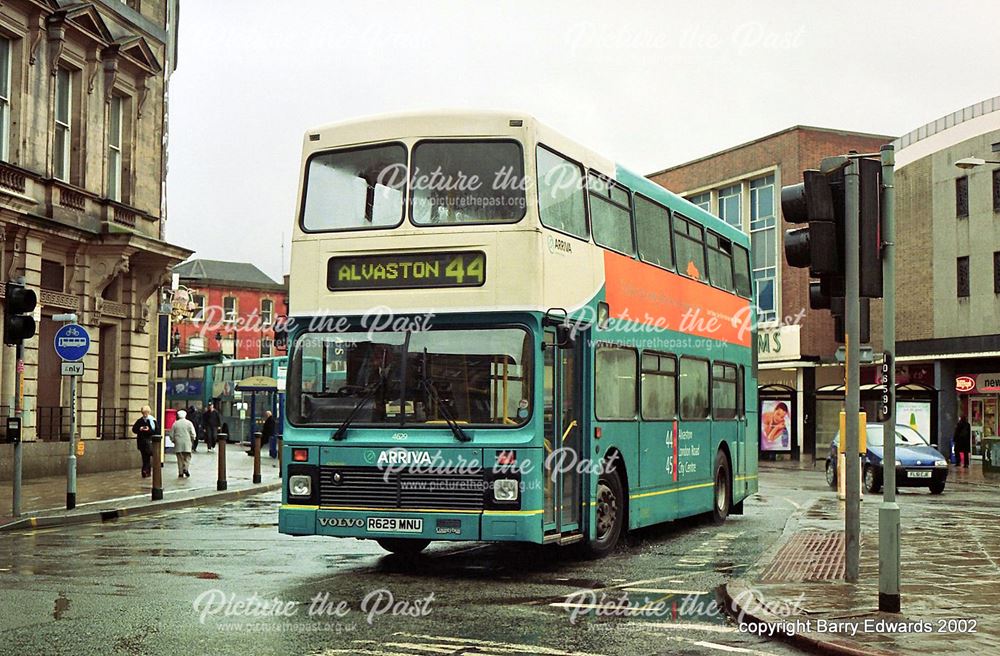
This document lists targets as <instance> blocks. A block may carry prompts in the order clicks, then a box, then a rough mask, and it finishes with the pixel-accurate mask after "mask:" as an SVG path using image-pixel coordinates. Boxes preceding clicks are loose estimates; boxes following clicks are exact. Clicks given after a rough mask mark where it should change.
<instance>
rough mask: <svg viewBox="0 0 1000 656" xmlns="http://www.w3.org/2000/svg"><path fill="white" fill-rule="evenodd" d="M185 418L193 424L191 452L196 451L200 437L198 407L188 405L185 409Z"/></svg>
mask: <svg viewBox="0 0 1000 656" xmlns="http://www.w3.org/2000/svg"><path fill="white" fill-rule="evenodd" d="M187 419H188V421H190V422H191V424H192V425H193V426H194V440H193V441H192V443H191V452H192V453H198V441H199V440H200V439H201V427H200V426H199V424H201V417H200V416H199V415H198V409H197V408H195V407H194V406H193V405H189V406H188V409H187Z"/></svg>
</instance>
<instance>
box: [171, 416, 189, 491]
mask: <svg viewBox="0 0 1000 656" xmlns="http://www.w3.org/2000/svg"><path fill="white" fill-rule="evenodd" d="M194 438H195V430H194V424H192V423H191V421H190V420H189V419H188V418H187V412H185V411H184V410H178V411H177V421H175V422H174V425H173V426H171V427H170V439H171V440H172V441H173V443H174V454H176V456H177V478H191V471H190V468H191V445H192V442H194Z"/></svg>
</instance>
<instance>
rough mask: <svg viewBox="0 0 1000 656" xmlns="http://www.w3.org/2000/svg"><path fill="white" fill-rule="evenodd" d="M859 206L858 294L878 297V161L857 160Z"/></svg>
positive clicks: (879, 286)
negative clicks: (859, 193) (858, 166)
mask: <svg viewBox="0 0 1000 656" xmlns="http://www.w3.org/2000/svg"><path fill="white" fill-rule="evenodd" d="M858 163H859V164H860V175H859V176H858V179H859V181H860V187H861V189H860V192H861V198H860V208H861V211H860V213H859V216H858V245H859V248H860V252H859V259H858V276H859V277H858V282H859V285H858V295H859V296H863V297H865V298H882V231H881V229H880V224H881V220H880V216H881V206H882V198H881V196H882V163H881V162H880V161H878V160H876V159H860V160H858Z"/></svg>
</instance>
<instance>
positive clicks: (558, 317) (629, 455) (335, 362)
mask: <svg viewBox="0 0 1000 656" xmlns="http://www.w3.org/2000/svg"><path fill="white" fill-rule="evenodd" d="M303 155H304V156H303V160H302V168H301V181H300V189H301V196H300V204H299V208H298V213H297V215H298V216H297V221H296V225H295V232H294V238H293V243H292V264H291V279H290V286H291V287H290V300H291V307H290V317H291V320H292V324H291V326H290V329H289V370H288V383H287V386H288V392H287V412H286V426H285V430H284V437H285V442H284V450H285V453H284V454H283V455H284V458H283V472H282V475H283V481H284V487H283V491H282V504H281V507H280V511H279V530H280V531H281V532H282V533H286V534H290V535H317V534H318V535H328V536H341V537H356V538H367V539H375V540H378V542H379V543H380V544H381V545H382V546H383V547H384V548H386V549H387V550H389V551H393V552H404V553H412V552H418V551H420V550H422V549H423V548H424V547H425V546H426V545H427V544H428V542H429V541H431V540H480V541H527V542H534V543H550V542H552V543H558V544H562V545H567V544H574V543H578V544H579V545H580V546H581V547H582V548H583V549H585V550H586V551H588V552H590V553H591V554H593V555H602V554H605V553H607V552H608V551H610V550H611V549H613V548H614V546H615V544H616V543H617V542H618V540H619V538H620V537H621V535H622V534H623V533H624V532H625V531H627V530H629V529H634V528H638V527H641V526H648V525H651V524H657V523H660V522H667V521H671V520H676V519H678V518H682V517H687V516H691V515H695V514H700V513H712V515H713V516H714V518H715V519H716V521H718V522H721V521H723V520H725V518H726V517H727V515H729V514H730V513H734V514H735V513H741V512H742V510H743V500H744V499H745V498H746V497H747V496H749V495H751V494H753V493H754V492H755V491H756V490H757V450H756V431H755V429H754V428H748V427H755V426H756V425H757V418H756V415H757V398H756V397H757V393H756V389H757V388H756V384H755V376H754V370H755V367H754V362H753V358H754V357H755V351H754V349H753V345H754V335H753V328H752V327H753V321H754V306H753V303H752V293H751V278H750V266H749V239H748V237H747V235H745V234H744V233H742V232H740V231H739V230H737V229H735V228H733V227H732V226H729V225H727V224H726V223H725V222H723V221H721V220H720V219H718V218H717V217H715V216H712V215H711V214H708V213H706V212H704V211H702V210H701V209H700V208H698V207H696V206H695V205H693V204H691V203H689V202H687V201H685V200H684V199H682V198H680V197H678V196H676V195H674V194H672V193H670V192H669V191H667V190H666V189H664V188H662V187H660V186H658V185H656V184H654V183H652V182H650V181H649V180H647V179H646V178H644V177H643V176H641V175H638V174H635V173H633V172H631V171H629V170H627V169H626V168H624V167H622V166H620V165H618V164H616V163H615V162H614V161H612V160H609V159H606V158H604V157H601V156H599V155H597V154H596V153H594V152H592V151H590V150H588V149H587V148H584V147H583V146H581V145H579V144H577V143H575V142H573V141H571V140H569V139H567V138H565V137H563V136H562V135H560V134H559V133H557V132H555V131H553V130H552V129H550V128H548V127H546V126H545V125H543V124H541V123H539V122H538V121H536V120H535V119H533V118H531V117H530V116H526V115H521V114H507V113H499V112H453V113H449V112H436V113H414V114H405V115H389V116H382V117H374V118H370V119H364V120H358V121H352V122H346V123H339V124H335V125H330V126H326V127H322V128H319V129H316V130H311V131H309V132H308V133H307V134H306V136H305V140H304V152H303ZM317 363H318V365H317ZM335 372H338V373H339V374H340V377H337V378H335V377H334V376H333V374H334V373H335Z"/></svg>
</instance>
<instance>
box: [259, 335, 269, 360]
mask: <svg viewBox="0 0 1000 656" xmlns="http://www.w3.org/2000/svg"><path fill="white" fill-rule="evenodd" d="M260 357H262V358H269V357H271V340H269V339H268V338H266V337H262V338H261V340H260Z"/></svg>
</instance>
